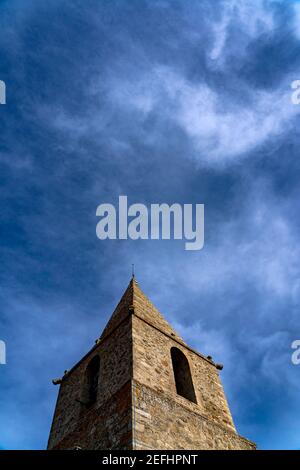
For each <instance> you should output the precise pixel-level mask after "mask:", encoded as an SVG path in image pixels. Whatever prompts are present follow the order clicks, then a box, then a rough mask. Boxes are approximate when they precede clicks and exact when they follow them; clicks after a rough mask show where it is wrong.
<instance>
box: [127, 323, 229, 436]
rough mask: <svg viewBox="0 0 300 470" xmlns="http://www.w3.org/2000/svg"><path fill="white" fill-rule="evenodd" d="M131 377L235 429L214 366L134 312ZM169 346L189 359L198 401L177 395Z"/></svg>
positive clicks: (194, 410)
mask: <svg viewBox="0 0 300 470" xmlns="http://www.w3.org/2000/svg"><path fill="white" fill-rule="evenodd" d="M132 322H133V323H132V325H133V379H135V380H137V381H138V382H140V383H143V384H145V385H147V386H148V387H151V388H152V389H153V390H154V391H157V392H160V393H164V394H166V395H167V396H169V397H170V398H172V399H173V400H174V401H175V402H177V403H178V404H179V405H183V406H185V407H186V408H187V409H189V410H191V411H193V412H195V413H200V414H202V415H203V416H205V417H206V418H208V419H210V420H212V421H213V422H215V423H218V424H220V425H223V426H226V427H228V428H229V429H230V430H232V431H235V427H234V424H233V421H232V417H231V413H230V411H229V408H228V404H227V401H226V398H225V395H224V391H223V387H222V385H221V382H220V378H219V374H218V371H217V369H216V367H215V366H214V365H213V364H211V363H210V362H208V361H206V360H205V359H204V358H202V357H200V356H199V355H197V354H196V353H195V352H193V351H191V350H190V349H188V348H187V347H185V346H183V345H181V344H178V342H177V341H175V340H174V339H172V338H169V337H168V336H167V335H165V334H163V333H162V332H160V331H158V330H157V329H155V328H153V327H152V326H150V325H148V324H147V323H145V322H144V321H143V320H141V319H140V318H138V317H136V316H135V315H134V316H133V319H132ZM171 347H177V348H178V349H180V350H181V351H182V352H183V353H184V354H185V356H186V358H187V359H188V362H189V365H190V369H191V375H192V379H193V383H194V388H195V393H196V398H197V404H195V403H192V402H190V401H189V400H187V399H185V398H184V397H181V396H179V395H177V393H176V386H175V379H174V374H173V367H172V360H171V354H170V350H171Z"/></svg>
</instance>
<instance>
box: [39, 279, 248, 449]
mask: <svg viewBox="0 0 300 470" xmlns="http://www.w3.org/2000/svg"><path fill="white" fill-rule="evenodd" d="M221 368H222V366H220V365H218V364H215V363H214V362H213V360H212V359H211V358H210V357H205V356H203V355H202V354H200V353H198V352H197V351H195V350H193V349H192V348H190V347H189V346H188V345H187V344H186V343H185V342H184V341H183V340H182V339H181V338H180V336H178V334H177V333H176V332H175V331H174V330H173V328H172V327H171V326H170V325H169V323H168V322H167V321H166V320H165V319H164V318H163V316H162V315H161V314H160V313H159V311H158V310H157V309H156V308H155V307H154V306H153V305H152V303H151V302H150V300H149V299H148V298H147V297H146V296H145V294H144V293H143V292H142V291H141V289H140V287H139V285H138V283H137V282H136V280H135V279H134V278H133V279H132V280H131V281H130V284H129V286H128V287H127V289H126V291H125V293H124V295H123V297H122V298H121V300H120V302H119V304H118V306H117V307H116V309H115V311H114V312H113V314H112V316H111V318H110V320H109V322H108V324H107V326H106V327H105V329H104V331H103V333H102V335H101V337H100V338H99V339H98V340H97V341H96V344H95V346H94V347H93V348H92V349H91V351H89V352H88V353H87V354H86V355H85V356H84V357H83V358H82V359H81V360H80V361H79V362H78V363H77V364H76V365H75V366H74V367H72V369H70V370H69V371H68V372H66V373H65V375H64V376H63V378H62V379H57V380H54V381H53V383H55V384H60V389H59V395H58V399H57V404H56V409H55V413H54V418H53V423H52V427H51V432H50V437H49V443H48V449H74V448H81V449H137V450H139V449H193V450H195V449H197V450H198V449H255V444H254V443H253V442H251V441H249V440H247V439H245V438H244V437H241V436H239V435H238V434H237V431H236V429H235V426H234V423H233V420H232V417H231V414H230V411H229V408H228V404H227V401H226V397H225V395H224V391H223V387H222V385H221V382H220V378H219V370H220V369H221Z"/></svg>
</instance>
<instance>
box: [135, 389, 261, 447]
mask: <svg viewBox="0 0 300 470" xmlns="http://www.w3.org/2000/svg"><path fill="white" fill-rule="evenodd" d="M133 408H134V409H133V446H134V449H137V450H139V449H157V450H160V449H162V450H164V449H170V450H173V449H189V450H205V449H206V450H212V449H215V450H252V449H255V445H254V444H253V443H252V442H250V441H248V440H247V439H244V438H242V437H240V436H239V435H238V434H236V432H234V431H231V430H230V429H229V428H228V427H227V428H226V427H225V426H220V425H217V424H215V423H214V422H213V421H210V420H208V419H206V418H205V417H204V416H202V415H200V414H197V413H194V412H192V411H191V410H190V409H189V408H187V407H186V406H184V405H182V404H180V403H179V402H177V401H176V400H174V399H172V398H170V397H168V396H167V395H165V394H164V393H162V392H159V391H157V390H152V389H151V388H149V387H147V386H145V385H143V384H140V383H138V382H137V381H134V396H133Z"/></svg>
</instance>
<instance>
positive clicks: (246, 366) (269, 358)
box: [0, 0, 300, 449]
mask: <svg viewBox="0 0 300 470" xmlns="http://www.w3.org/2000/svg"><path fill="white" fill-rule="evenodd" d="M299 78H300V5H299V4H298V2H293V1H280V0H276V1H275V0H270V1H263V0H253V1H250V0H230V1H225V0H202V1H201V2H199V1H196V0H184V1H183V0H182V1H180V0H169V1H167V0H151V1H150V0H149V1H145V0H118V1H117V0H111V1H104V0H102V1H99V0H97V1H96V0H85V1H84V2H83V1H78V0H73V1H72V2H66V1H62V0H52V1H51V2H40V1H38V0H26V1H25V0H9V1H8V0H1V1H0V79H1V80H4V81H5V82H6V86H7V104H6V105H5V106H0V123H1V133H0V182H1V213H0V219H1V264H0V271H1V284H0V286H1V287H0V339H2V340H5V342H6V344H7V365H6V366H0V383H1V389H0V447H2V448H6V449H43V448H45V447H46V444H47V438H48V433H49V429H50V425H51V420H52V414H53V410H54V405H55V400H56V394H57V388H56V387H54V386H53V385H52V384H51V379H52V378H53V377H57V376H61V374H62V372H63V371H64V370H65V369H67V368H69V367H70V366H72V364H74V363H75V362H76V361H77V360H78V359H79V358H80V357H81V356H82V355H83V354H84V353H85V352H87V351H88V350H89V349H90V347H91V346H92V345H93V343H94V340H95V339H96V338H97V337H98V336H99V335H100V333H101V330H102V328H103V327H104V325H105V323H106V322H107V320H108V318H109V316H110V314H111V313H112V311H113V308H114V307H115V305H116V303H117V302H118V300H119V298H120V296H121V294H122V292H123V290H124V289H125V288H126V286H127V284H128V282H129V278H130V273H131V263H135V266H136V275H137V279H138V281H139V283H140V285H141V287H142V289H143V290H144V291H145V293H146V294H147V295H148V296H149V297H150V298H151V300H152V301H153V302H154V304H155V305H156V306H157V307H158V308H159V309H160V311H161V312H162V313H163V314H164V315H165V317H166V318H167V319H168V320H169V321H170V322H171V323H172V325H173V326H174V327H175V328H176V329H177V331H178V332H179V333H180V334H181V335H182V336H183V337H184V339H185V340H186V341H187V342H188V343H189V344H191V345H192V346H193V347H195V348H196V349H198V350H199V351H201V352H203V353H204V354H210V355H212V356H213V357H214V359H215V360H216V361H217V362H221V363H224V366H225V367H224V370H223V372H222V380H223V382H224V386H225V390H226V393H227V396H228V399H229V403H230V407H231V410H232V413H233V416H234V419H235V422H236V425H237V428H238V431H239V432H240V433H241V434H242V435H245V436H247V437H248V438H250V439H252V440H254V441H256V442H257V444H258V447H259V448H264V449H280V448H281V449H282V448H284V449H294V448H299V447H300V432H299V429H300V412H299V385H300V380H299V379H300V366H298V367H297V366H294V365H292V364H291V352H292V350H291V343H292V341H293V340H295V339H299V337H300V321H299V302H300V272H299V271H300V269H299V255H300V248H299V230H300V217H299V210H298V208H299V196H300V194H299V193H300V187H299V177H300V161H299V137H300V136H299V132H300V127H299V110H300V108H299V107H297V106H293V105H292V104H291V90H290V84H291V82H292V81H293V80H296V79H299ZM120 194H126V195H128V198H129V202H130V203H134V202H140V203H144V204H146V205H149V204H151V203H159V202H166V203H169V204H171V203H173V202H179V203H182V204H183V203H204V204H205V217H206V220H205V247H204V249H203V250H201V251H198V252H188V251H185V250H184V247H183V243H182V242H181V241H173V242H172V241H151V240H148V241H143V240H141V241H130V240H127V241H124V240H122V241H118V240H116V241H100V240H99V239H97V238H96V233H95V229H96V223H97V219H96V217H95V212H96V208H97V206H98V205H99V204H100V203H103V202H111V203H117V199H118V196H119V195H120Z"/></svg>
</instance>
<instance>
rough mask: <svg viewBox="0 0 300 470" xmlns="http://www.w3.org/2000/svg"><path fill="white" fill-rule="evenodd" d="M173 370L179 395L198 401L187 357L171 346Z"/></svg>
mask: <svg viewBox="0 0 300 470" xmlns="http://www.w3.org/2000/svg"><path fill="white" fill-rule="evenodd" d="M171 358H172V364H173V372H174V378H175V384H176V391H177V393H178V395H181V396H182V397H184V398H186V399H187V400H190V401H192V402H194V403H197V400H196V395H195V389H194V385H193V380H192V375H191V371H190V366H189V363H188V360H187V358H186V357H185V355H184V354H183V352H182V351H180V349H178V348H171Z"/></svg>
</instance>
